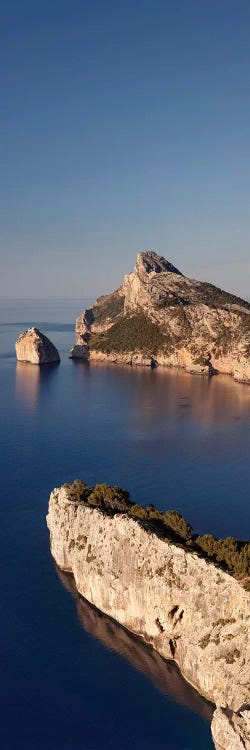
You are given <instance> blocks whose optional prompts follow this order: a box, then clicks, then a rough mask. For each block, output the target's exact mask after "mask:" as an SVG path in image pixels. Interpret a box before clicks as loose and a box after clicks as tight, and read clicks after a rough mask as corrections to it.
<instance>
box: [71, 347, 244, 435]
mask: <svg viewBox="0 0 250 750" xmlns="http://www.w3.org/2000/svg"><path fill="white" fill-rule="evenodd" d="M74 366H75V372H76V377H77V380H78V384H79V385H80V386H82V387H83V388H84V386H85V385H86V381H87V380H91V379H92V380H93V381H94V380H95V376H96V375H97V376H98V375H99V376H100V377H103V386H104V387H105V379H108V378H109V379H110V380H111V381H113V382H114V383H115V381H118V380H119V381H120V386H121V388H123V389H124V392H125V391H127V393H129V398H130V403H129V412H130V417H131V420H133V423H132V425H131V426H133V428H134V429H136V430H137V431H138V432H140V431H141V432H142V433H144V432H145V431H146V430H148V432H149V433H150V431H151V430H152V427H153V426H154V424H158V425H159V424H160V423H162V421H163V420H164V418H165V420H166V426H170V425H171V424H175V423H176V422H177V421H178V422H180V423H181V421H185V422H191V421H193V422H197V423H199V424H200V425H201V426H202V427H204V428H206V429H207V428H210V427H213V426H214V424H215V423H217V424H225V423H227V422H228V423H230V424H232V422H233V421H237V420H239V419H241V420H242V419H244V420H247V421H248V420H249V416H250V387H249V386H247V385H244V384H242V383H237V382H236V381H234V380H233V378H232V377H230V376H229V375H218V376H214V377H210V378H208V377H202V376H200V375H191V374H189V373H186V372H184V371H182V370H181V369H177V368H173V369H171V368H167V367H158V368H156V369H153V370H151V368H146V367H134V368H132V367H128V365H114V364H111V363H104V362H90V363H89V362H83V361H81V360H79V361H75V362H74ZM97 379H98V378H97ZM83 395H84V392H83Z"/></svg>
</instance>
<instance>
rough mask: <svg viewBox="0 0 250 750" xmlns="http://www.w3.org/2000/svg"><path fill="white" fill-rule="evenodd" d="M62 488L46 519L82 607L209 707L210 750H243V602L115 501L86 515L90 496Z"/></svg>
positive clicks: (246, 657)
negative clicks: (135, 643)
mask: <svg viewBox="0 0 250 750" xmlns="http://www.w3.org/2000/svg"><path fill="white" fill-rule="evenodd" d="M70 487H71V486H70V485H65V486H63V487H61V488H59V489H55V490H54V491H53V492H52V493H51V496H50V501H49V512H48V515H47V525H48V529H49V532H50V544H51V552H52V556H53V558H54V560H55V562H56V563H57V565H58V566H59V568H61V570H64V571H67V572H70V573H72V574H73V576H74V580H75V584H76V588H77V590H78V592H79V593H80V594H81V595H82V596H84V597H85V599H87V600H88V601H89V602H90V603H92V604H94V605H95V606H96V607H97V608H98V609H99V610H101V611H102V612H104V613H105V614H107V615H109V616H111V617H112V618H113V619H115V620H116V621H117V622H118V623H120V624H121V625H123V626H124V627H126V628H127V629H128V630H129V631H131V632H133V633H136V634H137V635H138V636H141V638H143V640H144V641H145V642H146V643H148V644H150V645H151V646H153V647H154V649H155V650H156V651H157V652H158V653H159V654H160V655H162V656H163V657H165V658H167V659H174V661H175V662H176V663H177V665H178V666H179V668H180V670H181V672H182V674H183V676H184V677H185V678H186V679H187V680H188V681H189V682H190V683H191V685H193V687H195V688H196V689H197V690H198V691H199V692H200V694H201V695H203V696H204V697H205V698H207V699H208V700H210V701H212V702H213V703H214V704H215V705H216V707H217V709H216V711H215V714H214V718H213V721H212V733H213V737H214V741H215V746H216V748H217V750H229V748H230V750H239V749H240V750H243V749H244V750H249V749H250V731H249V729H250V728H249V716H250V712H249V710H248V709H249V703H250V684H249V676H250V670H249V665H250V653H249V623H250V595H249V593H248V592H247V591H246V590H245V589H244V588H243V587H242V585H241V584H240V583H239V582H238V581H237V580H236V579H235V578H234V577H232V575H229V574H228V573H227V572H225V571H224V570H222V569H221V568H219V567H218V566H217V565H215V564H213V563H212V562H211V561H208V560H206V559H204V558H203V557H201V556H200V555H198V554H197V553H196V552H194V551H193V550H192V549H191V548H190V550H189V549H188V548H185V546H184V545H182V544H181V543H175V542H173V541H171V539H170V538H167V537H166V538H162V535H161V534H160V533H157V531H154V530H153V529H152V527H151V526H150V524H149V525H148V526H147V524H145V523H144V524H143V523H141V522H140V519H139V518H137V519H135V518H133V517H132V516H131V515H129V512H128V510H126V509H124V510H123V503H122V500H121V501H120V500H119V501H118V506H113V508H112V504H111V506H110V509H109V510H106V511H104V510H103V509H101V507H96V504H93V506H91V503H92V502H93V503H94V501H93V497H94V496H93V493H92V495H89V498H88V502H84V501H83V502H82V501H79V499H75V497H74V493H72V491H71V489H70ZM95 497H96V495H95ZM95 503H96V500H95ZM135 507H138V506H135ZM228 738H230V743H229V741H228ZM223 743H224V744H223Z"/></svg>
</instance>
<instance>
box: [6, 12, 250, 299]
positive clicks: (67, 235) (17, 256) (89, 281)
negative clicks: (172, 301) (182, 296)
mask: <svg viewBox="0 0 250 750" xmlns="http://www.w3.org/2000/svg"><path fill="white" fill-rule="evenodd" d="M249 29H250V4H249V3H238V2H237V1H236V0H220V2H219V3H218V2H217V0H209V1H208V0H204V2H202V3H198V2H197V0H189V2H188V3H179V2H173V0H154V2H153V0H144V2H143V3H141V2H134V0H126V3H124V2H117V0H109V2H108V3H103V2H102V0H92V2H90V0H82V2H81V3H79V2H78V0H73V2H72V3H68V2H67V0H54V2H53V3H50V2H49V0H44V2H43V3H42V4H41V3H39V4H35V5H34V3H31V1H30V0H23V2H22V3H20V0H11V7H10V6H9V3H5V2H4V3H3V8H2V12H1V32H0V33H1V35H2V38H1V69H2V78H3V94H2V98H3V100H4V103H3V107H2V121H1V124H2V136H1V140H2V159H1V177H0V180H1V181H0V189H1V233H0V258H1V275H0V294H2V295H6V296H7V297H10V296H13V298H15V296H17V297H22V298H24V299H25V298H26V297H28V296H29V295H30V294H32V296H34V297H37V298H38V297H39V296H41V298H42V296H44V295H45V296H46V297H48V298H50V299H53V298H55V297H56V298H62V297H63V298H73V297H76V298H77V297H79V298H80V297H81V296H83V295H84V296H89V295H90V296H93V297H96V296H99V295H100V294H102V293H105V292H108V291H110V290H111V289H114V288H116V287H117V286H119V285H120V283H121V280H122V278H123V276H124V274H125V273H128V272H129V271H132V269H133V267H134V263H135V257H136V253H137V251H138V250H147V249H148V248H152V249H155V250H156V251H157V252H159V253H160V254H161V255H164V256H165V257H166V258H168V259H169V260H170V261H171V262H172V263H174V265H175V266H177V267H178V268H180V270H181V271H182V272H183V273H184V274H185V275H186V276H189V277H192V278H198V279H200V280H202V281H203V280H205V281H211V282H212V283H213V284H216V285H218V286H220V287H222V288H224V289H226V290H228V291H231V292H233V293H235V294H237V295H238V296H241V297H243V298H246V297H247V296H248V297H249V281H248V280H249V278H250V257H249V245H250V213H249V204H250V183H249V173H250V170H249V166H250V163H249V162H250V143H249V141H250V97H249V64H250V46H249Z"/></svg>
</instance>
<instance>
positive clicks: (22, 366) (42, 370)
mask: <svg viewBox="0 0 250 750" xmlns="http://www.w3.org/2000/svg"><path fill="white" fill-rule="evenodd" d="M59 366H60V362H53V363H51V364H48V365H32V364H30V363H29V362H17V365H16V385H15V394H16V400H17V401H19V402H20V403H22V404H23V405H24V406H28V408H29V409H30V410H31V411H33V410H35V408H36V406H37V403H38V400H39V398H40V395H41V393H42V391H43V390H45V391H47V389H48V386H49V384H50V383H51V381H53V380H54V378H55V375H56V374H57V371H58V368H59Z"/></svg>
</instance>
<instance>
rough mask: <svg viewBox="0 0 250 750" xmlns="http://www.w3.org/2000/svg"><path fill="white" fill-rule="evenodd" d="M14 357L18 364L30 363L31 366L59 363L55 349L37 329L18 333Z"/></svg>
mask: <svg viewBox="0 0 250 750" xmlns="http://www.w3.org/2000/svg"><path fill="white" fill-rule="evenodd" d="M16 356H17V359H18V361H19V362H31V364H33V365H43V364H49V363H50V362H60V357H59V354H58V351H57V349H56V347H55V346H54V344H52V342H51V341H50V340H49V339H48V338H47V336H44V334H43V333H41V331H39V330H38V328H28V330H27V331H23V333H20V336H19V338H18V339H17V341H16Z"/></svg>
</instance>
